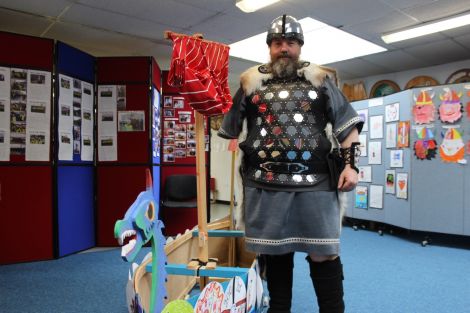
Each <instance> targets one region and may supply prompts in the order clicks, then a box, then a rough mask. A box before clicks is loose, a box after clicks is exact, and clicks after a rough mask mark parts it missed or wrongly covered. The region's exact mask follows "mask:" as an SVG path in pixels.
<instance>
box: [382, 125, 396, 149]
mask: <svg viewBox="0 0 470 313" xmlns="http://www.w3.org/2000/svg"><path fill="white" fill-rule="evenodd" d="M385 147H386V148H396V147H397V123H390V124H387V127H386V137H385Z"/></svg>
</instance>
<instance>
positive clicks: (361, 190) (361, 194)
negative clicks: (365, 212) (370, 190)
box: [354, 186, 367, 209]
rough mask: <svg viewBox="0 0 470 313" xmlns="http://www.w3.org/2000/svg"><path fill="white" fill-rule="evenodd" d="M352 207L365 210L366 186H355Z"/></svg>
mask: <svg viewBox="0 0 470 313" xmlns="http://www.w3.org/2000/svg"><path fill="white" fill-rule="evenodd" d="M354 207H355V208H357V209H367V186H356V191H355V200H354Z"/></svg>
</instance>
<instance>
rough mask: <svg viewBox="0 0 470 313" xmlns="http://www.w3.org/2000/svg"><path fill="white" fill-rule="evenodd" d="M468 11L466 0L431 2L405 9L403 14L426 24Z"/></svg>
mask: <svg viewBox="0 0 470 313" xmlns="http://www.w3.org/2000/svg"><path fill="white" fill-rule="evenodd" d="M469 9H470V8H469V4H468V0H446V1H432V2H431V3H429V4H424V5H420V6H416V7H413V8H409V9H405V10H404V12H406V13H407V14H410V15H411V16H413V17H415V18H417V19H418V20H419V21H420V22H428V21H432V20H435V19H441V18H445V17H448V16H451V15H454V14H457V13H462V12H465V11H468V10H469Z"/></svg>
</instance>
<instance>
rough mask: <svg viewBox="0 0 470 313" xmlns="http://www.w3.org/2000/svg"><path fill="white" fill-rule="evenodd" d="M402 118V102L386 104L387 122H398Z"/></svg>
mask: <svg viewBox="0 0 470 313" xmlns="http://www.w3.org/2000/svg"><path fill="white" fill-rule="evenodd" d="M399 119H400V102H395V103H391V104H387V105H386V106H385V122H396V121H398V120H399Z"/></svg>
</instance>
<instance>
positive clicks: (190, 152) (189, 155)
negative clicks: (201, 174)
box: [187, 149, 196, 157]
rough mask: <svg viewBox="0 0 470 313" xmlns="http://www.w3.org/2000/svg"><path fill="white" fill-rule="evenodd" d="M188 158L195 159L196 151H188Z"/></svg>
mask: <svg viewBox="0 0 470 313" xmlns="http://www.w3.org/2000/svg"><path fill="white" fill-rule="evenodd" d="M187 156H188V157H195V156H196V149H188V154H187Z"/></svg>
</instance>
